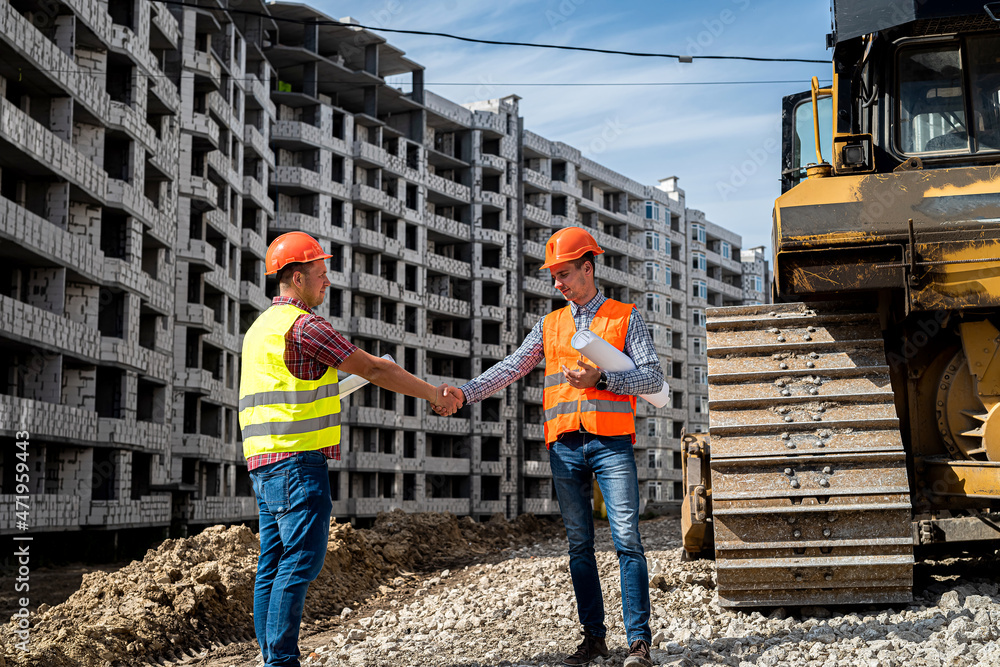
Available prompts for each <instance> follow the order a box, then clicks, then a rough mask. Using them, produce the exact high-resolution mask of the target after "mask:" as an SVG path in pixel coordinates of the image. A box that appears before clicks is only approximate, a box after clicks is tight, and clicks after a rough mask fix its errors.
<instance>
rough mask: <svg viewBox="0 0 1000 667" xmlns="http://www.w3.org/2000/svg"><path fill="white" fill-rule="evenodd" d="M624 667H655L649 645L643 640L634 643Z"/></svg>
mask: <svg viewBox="0 0 1000 667" xmlns="http://www.w3.org/2000/svg"><path fill="white" fill-rule="evenodd" d="M623 667H653V661H652V660H650V658H649V644H648V643H646V642H644V641H642V640H641V639H636V640H635V641H634V642H632V646H630V647H629V650H628V657H627V658H625V664H624V666H623Z"/></svg>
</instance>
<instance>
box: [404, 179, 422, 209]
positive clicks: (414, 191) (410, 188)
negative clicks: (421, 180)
mask: <svg viewBox="0 0 1000 667" xmlns="http://www.w3.org/2000/svg"><path fill="white" fill-rule="evenodd" d="M418 192H419V189H418V188H417V186H416V185H414V184H413V183H407V184H406V208H408V209H410V210H411V211H415V210H417V206H418V203H417V202H418V199H417V195H418Z"/></svg>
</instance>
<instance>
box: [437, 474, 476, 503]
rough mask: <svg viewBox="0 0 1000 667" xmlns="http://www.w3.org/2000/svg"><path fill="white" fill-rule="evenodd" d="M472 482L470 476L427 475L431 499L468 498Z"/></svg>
mask: <svg viewBox="0 0 1000 667" xmlns="http://www.w3.org/2000/svg"><path fill="white" fill-rule="evenodd" d="M471 482H472V480H471V478H470V477H469V476H468V475H427V476H426V483H427V491H429V493H427V494H426V495H428V496H429V497H431V498H468V497H469V492H470V491H471V488H472V484H471Z"/></svg>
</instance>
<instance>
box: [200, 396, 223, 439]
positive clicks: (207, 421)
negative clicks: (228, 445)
mask: <svg viewBox="0 0 1000 667" xmlns="http://www.w3.org/2000/svg"><path fill="white" fill-rule="evenodd" d="M221 416H222V408H220V407H219V406H218V405H212V404H211V403H208V402H205V401H202V402H201V434H202V435H207V436H209V437H211V438H218V437H221V436H222V429H221V428H220V427H221Z"/></svg>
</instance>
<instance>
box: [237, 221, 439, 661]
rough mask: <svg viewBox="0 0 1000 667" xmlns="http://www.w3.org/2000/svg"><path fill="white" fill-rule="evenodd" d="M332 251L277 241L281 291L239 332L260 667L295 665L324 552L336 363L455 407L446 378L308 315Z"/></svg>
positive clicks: (321, 291)
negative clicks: (426, 375) (368, 348)
mask: <svg viewBox="0 0 1000 667" xmlns="http://www.w3.org/2000/svg"><path fill="white" fill-rule="evenodd" d="M329 257H330V255H328V254H326V252H325V251H324V250H323V248H322V246H320V244H319V243H318V242H317V241H316V239H314V238H313V237H311V236H309V235H308V234H305V233H303V232H288V233H287V234H282V235H281V236H279V237H278V238H276V239H275V240H274V241H273V242H272V243H271V245H270V246H269V247H268V249H267V254H266V255H265V259H264V263H265V265H266V267H267V274H268V275H271V274H275V273H276V274H278V276H277V277H278V289H279V296H277V297H275V298H274V301H273V302H272V304H271V307H270V308H268V309H267V310H266V311H264V312H263V313H262V314H261V315H260V317H258V318H257V320H256V321H255V322H254V323H253V324H252V325H251V326H250V329H249V330H248V331H247V332H246V335H245V336H244V338H243V356H242V369H241V373H240V403H239V409H240V432H241V434H242V436H243V454H244V456H246V459H247V469H248V470H249V472H250V481H251V483H252V484H253V490H254V494H255V495H256V497H257V509H258V511H259V517H260V557H259V559H258V561H257V579H256V582H255V584H254V601H253V602H254V603H253V621H254V631H255V633H256V635H257V643H258V644H259V645H260V651H261V655H262V657H263V659H264V665H265V667H298V665H299V647H298V639H299V625H300V624H301V622H302V611H303V608H304V606H305V599H306V591H307V590H308V588H309V583H310V582H311V581H312V580H313V579H315V578H316V577H317V575H319V572H320V570H321V569H322V567H323V560H324V558H325V557H326V545H327V538H328V536H329V531H330V514H331V512H332V509H333V504H332V501H331V496H330V478H329V470H328V468H327V463H326V462H327V459H339V458H340V396H339V392H338V377H337V369H341V370H343V371H346V372H348V373H355V374H357V375H359V376H361V377H363V378H365V379H367V380H369V381H370V382H372V383H373V384H376V385H378V386H379V387H384V388H386V389H389V390H391V391H398V392H400V393H403V394H406V395H408V396H416V397H418V398H425V399H427V401H428V402H430V403H431V404H432V405H434V407H435V410H436V411H437V412H438V414H445V415H447V414H451V413H453V412H454V411H455V410H456V409H457V407H458V400H457V398H456V397H454V396H449V395H448V393H447V390H448V386H447V385H442V386H441V387H438V388H435V387H433V386H431V385H430V384H428V383H426V382H424V381H423V380H420V379H417V378H415V377H414V376H412V375H410V374H409V373H407V372H406V371H405V370H403V369H402V368H400V367H399V366H397V365H396V364H394V363H392V362H390V361H386V360H385V359H379V358H378V357H374V356H372V355H370V354H368V353H367V352H365V351H364V350H360V349H358V348H357V347H355V346H354V345H352V344H351V343H350V342H349V341H348V340H347V339H346V338H344V337H343V336H342V335H340V333H338V332H337V331H336V330H334V328H333V327H332V326H331V325H330V323H329V322H328V321H327V320H326V319H324V318H323V317H321V316H319V315H317V314H315V313H314V312H313V310H312V309H313V308H315V307H317V306H319V305H320V304H321V303H323V298H324V296H325V294H326V288H327V287H329V286H330V281H329V280H328V279H327V269H326V261H325V260H326V259H327V258H329Z"/></svg>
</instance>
